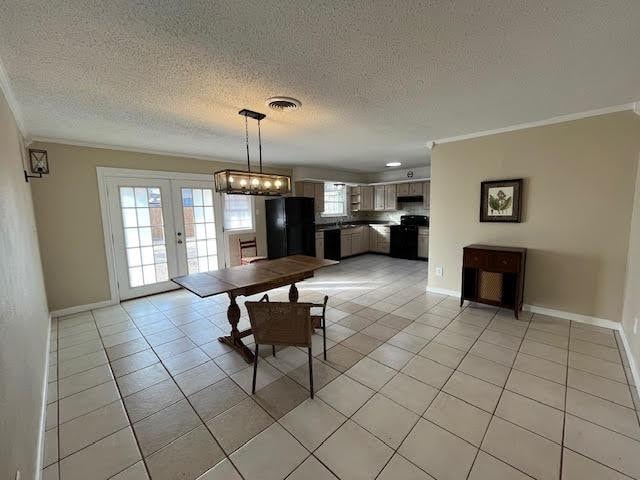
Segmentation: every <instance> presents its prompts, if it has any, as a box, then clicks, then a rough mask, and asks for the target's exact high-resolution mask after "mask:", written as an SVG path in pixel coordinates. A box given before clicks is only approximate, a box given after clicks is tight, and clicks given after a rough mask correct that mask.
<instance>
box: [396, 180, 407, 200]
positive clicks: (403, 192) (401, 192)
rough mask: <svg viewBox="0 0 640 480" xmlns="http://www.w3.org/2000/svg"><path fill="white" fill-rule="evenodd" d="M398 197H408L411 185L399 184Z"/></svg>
mask: <svg viewBox="0 0 640 480" xmlns="http://www.w3.org/2000/svg"><path fill="white" fill-rule="evenodd" d="M398 196H399V197H408V196H409V184H408V183H399V184H398Z"/></svg>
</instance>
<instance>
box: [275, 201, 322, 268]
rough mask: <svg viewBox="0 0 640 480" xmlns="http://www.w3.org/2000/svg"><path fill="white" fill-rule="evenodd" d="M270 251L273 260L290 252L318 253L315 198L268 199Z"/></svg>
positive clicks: (292, 253) (294, 253) (291, 253)
mask: <svg viewBox="0 0 640 480" xmlns="http://www.w3.org/2000/svg"><path fill="white" fill-rule="evenodd" d="M265 205H266V207H265V209H266V214H267V253H268V256H269V258H270V259H272V258H280V257H286V256H287V255H296V254H302V255H309V256H312V257H314V256H315V255H316V220H315V211H314V205H313V198H306V197H281V198H274V199H270V200H267V201H266V202H265Z"/></svg>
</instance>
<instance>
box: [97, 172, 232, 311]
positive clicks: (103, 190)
mask: <svg viewBox="0 0 640 480" xmlns="http://www.w3.org/2000/svg"><path fill="white" fill-rule="evenodd" d="M96 175H97V179H98V196H99V198H100V215H101V219H102V230H103V233H104V251H105V257H106V261H107V275H108V277H109V291H110V294H111V298H110V302H111V303H118V302H119V301H120V294H119V292H118V281H117V275H116V255H115V251H114V243H113V228H114V227H113V225H112V224H111V216H110V215H109V198H108V195H107V179H108V178H112V177H128V178H132V177H133V178H136V177H137V178H157V179H161V180H193V181H205V182H211V183H212V184H213V174H205V173H182V172H164V171H158V170H136V169H128V168H112V167H96ZM214 195H215V199H214V203H215V202H216V201H218V202H219V201H220V200H221V198H220V197H221V195H220V194H218V193H214Z"/></svg>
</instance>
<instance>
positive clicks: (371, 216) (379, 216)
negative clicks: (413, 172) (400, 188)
mask: <svg viewBox="0 0 640 480" xmlns="http://www.w3.org/2000/svg"><path fill="white" fill-rule="evenodd" d="M402 215H427V216H429V210H428V209H425V208H424V207H423V206H422V203H420V202H407V203H402V202H399V203H398V210H395V211H393V212H355V213H353V214H350V215H347V216H345V217H323V216H321V215H320V214H316V224H325V223H336V222H337V221H338V220H342V221H343V222H345V223H348V222H349V221H351V220H386V221H389V222H393V223H400V217H401V216H402Z"/></svg>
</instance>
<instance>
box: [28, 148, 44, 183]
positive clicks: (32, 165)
mask: <svg viewBox="0 0 640 480" xmlns="http://www.w3.org/2000/svg"><path fill="white" fill-rule="evenodd" d="M29 169H30V170H31V173H33V174H34V175H29V174H28V173H27V171H26V170H25V171H24V181H25V182H29V179H30V178H42V176H43V175H48V174H49V158H48V157H47V151H46V150H36V149H35V148H30V149H29Z"/></svg>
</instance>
